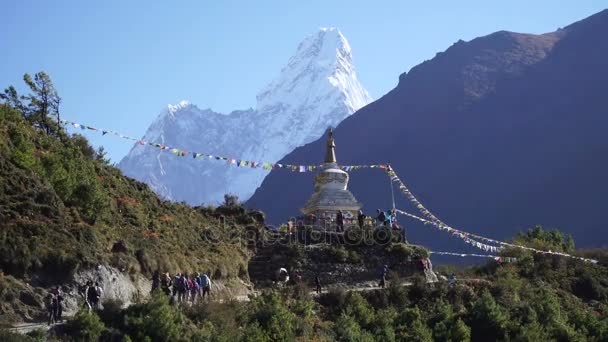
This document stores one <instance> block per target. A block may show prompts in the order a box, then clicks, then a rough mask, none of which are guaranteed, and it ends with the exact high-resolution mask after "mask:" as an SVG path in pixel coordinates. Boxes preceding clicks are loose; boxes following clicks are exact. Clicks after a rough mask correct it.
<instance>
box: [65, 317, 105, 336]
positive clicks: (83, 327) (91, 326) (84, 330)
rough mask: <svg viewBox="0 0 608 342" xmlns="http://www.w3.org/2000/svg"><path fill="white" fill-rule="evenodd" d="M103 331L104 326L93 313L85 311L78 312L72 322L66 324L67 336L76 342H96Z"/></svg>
mask: <svg viewBox="0 0 608 342" xmlns="http://www.w3.org/2000/svg"><path fill="white" fill-rule="evenodd" d="M104 330H105V326H104V324H103V323H102V322H101V320H100V319H99V316H97V314H96V313H94V312H88V311H86V310H81V311H79V312H78V313H77V314H76V316H74V318H73V319H72V320H70V321H69V322H68V323H67V329H66V331H67V332H68V334H69V336H70V337H72V338H74V339H75V340H77V341H91V342H94V341H97V340H99V337H100V336H101V334H102V333H103V331H104Z"/></svg>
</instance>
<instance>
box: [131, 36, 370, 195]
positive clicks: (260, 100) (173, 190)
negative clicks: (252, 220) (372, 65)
mask: <svg viewBox="0 0 608 342" xmlns="http://www.w3.org/2000/svg"><path fill="white" fill-rule="evenodd" d="M369 102H371V98H370V97H369V94H368V93H367V91H365V89H364V88H363V87H362V86H361V84H360V83H359V81H358V79H357V75H356V72H355V67H354V65H353V64H352V50H351V47H350V45H349V44H348V41H347V40H346V38H345V37H344V35H343V34H342V33H341V32H340V30H338V29H336V28H322V29H320V30H319V31H317V32H315V33H314V34H312V35H310V36H308V37H306V38H305V39H304V40H303V41H302V42H301V43H300V44H299V45H298V48H297V50H296V53H295V54H294V55H293V56H292V57H291V58H290V59H289V60H288V62H287V64H286V65H285V66H284V67H283V69H282V70H281V72H280V73H279V75H278V76H277V77H276V78H275V80H274V81H273V82H271V83H270V84H269V85H268V86H267V87H266V88H264V89H263V90H262V91H261V92H260V93H259V94H258V95H257V108H256V109H255V110H254V109H250V110H245V111H234V112H232V113H230V114H222V113H216V112H214V111H212V110H210V109H204V110H201V109H199V108H198V107H197V106H195V105H193V104H191V103H190V102H189V101H181V102H179V103H178V104H175V105H168V106H167V108H166V109H164V110H163V111H162V112H161V113H160V115H159V116H158V118H157V119H156V121H155V122H154V123H153V124H152V125H151V126H150V127H149V128H148V130H147V131H146V133H145V135H144V140H145V141H149V142H157V143H162V144H166V145H168V146H172V147H173V146H175V147H179V148H184V149H186V150H188V151H196V152H200V153H209V154H213V155H220V156H226V157H235V158H244V159H246V160H253V161H258V162H260V161H262V162H276V161H278V160H280V159H281V158H283V157H284V156H285V155H287V154H288V153H290V152H291V151H293V149H295V148H297V147H299V146H303V145H305V144H307V143H310V142H312V141H314V140H316V139H318V138H319V137H320V136H322V135H323V134H324V133H325V131H326V130H327V127H330V126H331V127H336V126H337V125H338V124H339V123H340V122H342V120H344V119H345V118H346V117H348V116H349V115H351V114H352V113H354V112H355V111H356V110H357V109H359V108H361V107H363V106H365V105H366V104H368V103H369ZM205 160H207V159H206V158H203V159H200V158H197V159H194V158H175V156H173V155H172V154H170V153H166V152H161V151H159V150H158V149H155V148H153V147H150V146H141V145H138V144H136V145H135V146H134V147H133V149H132V150H131V151H130V152H129V154H128V155H127V156H126V157H125V158H124V159H123V160H122V161H121V162H120V164H119V167H120V168H121V170H123V172H124V173H125V174H126V175H128V176H131V177H133V178H136V179H139V180H141V181H144V182H146V183H148V184H149V185H150V186H151V187H152V189H154V191H156V192H157V193H158V194H160V195H161V196H162V197H164V198H167V199H173V200H177V201H187V202H188V203H191V204H193V205H200V204H201V203H219V202H221V201H222V199H223V196H224V194H226V193H232V194H236V195H237V196H239V197H240V199H241V200H247V199H248V198H249V196H251V195H252V194H253V192H254V191H255V190H256V188H257V187H258V186H260V185H261V183H262V181H263V180H264V177H266V175H267V174H268V171H266V170H263V169H255V170H241V169H238V168H233V167H226V165H225V164H224V163H218V162H214V161H205Z"/></svg>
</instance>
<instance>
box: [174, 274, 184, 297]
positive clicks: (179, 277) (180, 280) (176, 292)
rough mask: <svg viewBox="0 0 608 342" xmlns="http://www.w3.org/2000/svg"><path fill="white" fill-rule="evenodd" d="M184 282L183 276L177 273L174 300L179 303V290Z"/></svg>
mask: <svg viewBox="0 0 608 342" xmlns="http://www.w3.org/2000/svg"><path fill="white" fill-rule="evenodd" d="M181 282H182V275H181V274H180V273H177V274H176V275H175V277H173V298H175V299H177V300H178V301H179V288H180V287H181V286H180V284H181Z"/></svg>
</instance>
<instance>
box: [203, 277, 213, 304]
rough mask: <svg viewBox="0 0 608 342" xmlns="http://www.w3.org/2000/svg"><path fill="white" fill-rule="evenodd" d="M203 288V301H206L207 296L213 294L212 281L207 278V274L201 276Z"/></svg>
mask: <svg viewBox="0 0 608 342" xmlns="http://www.w3.org/2000/svg"><path fill="white" fill-rule="evenodd" d="M201 287H202V288H203V298H202V300H205V295H206V296H209V294H210V292H211V279H209V276H207V274H203V275H202V276H201Z"/></svg>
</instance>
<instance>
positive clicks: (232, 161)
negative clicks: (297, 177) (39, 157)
mask: <svg viewBox="0 0 608 342" xmlns="http://www.w3.org/2000/svg"><path fill="white" fill-rule="evenodd" d="M60 121H61V122H62V123H63V124H64V125H71V126H72V127H74V128H79V129H81V130H89V131H93V132H101V135H104V136H105V135H108V134H109V135H113V136H116V137H119V138H122V139H125V140H131V141H134V142H135V143H136V144H137V145H142V146H152V147H155V148H158V149H160V150H161V151H165V150H166V151H169V152H171V153H173V154H175V155H176V156H178V157H186V156H192V158H193V159H199V158H206V159H209V160H217V161H222V162H224V163H226V164H227V165H234V166H237V167H247V168H252V169H263V170H266V171H272V170H276V169H288V170H291V171H293V172H313V171H315V170H317V169H320V168H321V167H323V165H322V164H321V165H292V164H280V163H275V162H257V161H250V160H243V159H238V158H229V157H224V156H217V155H213V154H209V153H201V152H191V151H187V150H184V149H181V148H175V147H169V146H167V145H164V144H159V143H154V142H149V141H145V140H142V139H137V138H133V137H131V136H128V135H125V134H122V133H119V132H115V131H112V130H106V129H100V128H96V127H93V126H88V125H84V124H81V123H78V122H73V121H68V120H60ZM339 167H340V168H341V169H342V170H344V171H353V170H358V169H363V168H372V169H373V168H380V169H384V168H386V165H384V164H378V165H340V166H339Z"/></svg>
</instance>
